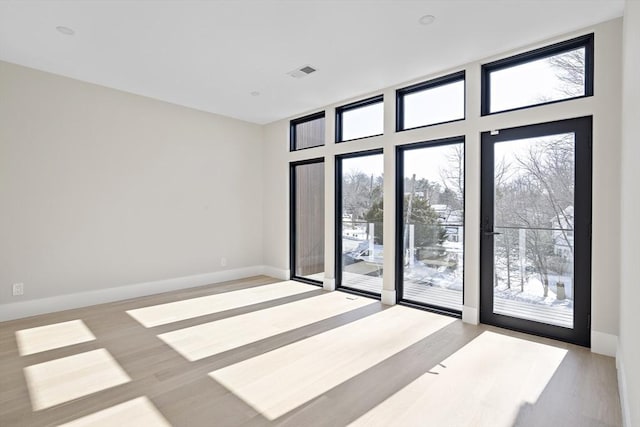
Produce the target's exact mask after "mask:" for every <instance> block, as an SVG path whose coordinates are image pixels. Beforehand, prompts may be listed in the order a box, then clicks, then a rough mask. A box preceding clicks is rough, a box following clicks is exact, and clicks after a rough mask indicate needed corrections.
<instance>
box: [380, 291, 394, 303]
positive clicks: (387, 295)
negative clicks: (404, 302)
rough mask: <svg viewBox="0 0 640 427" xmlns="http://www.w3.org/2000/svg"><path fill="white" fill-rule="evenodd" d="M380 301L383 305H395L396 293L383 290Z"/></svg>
mask: <svg viewBox="0 0 640 427" xmlns="http://www.w3.org/2000/svg"><path fill="white" fill-rule="evenodd" d="M380 299H381V300H382V303H383V304H384V305H396V291H395V290H388V289H383V290H382V294H381V295H380Z"/></svg>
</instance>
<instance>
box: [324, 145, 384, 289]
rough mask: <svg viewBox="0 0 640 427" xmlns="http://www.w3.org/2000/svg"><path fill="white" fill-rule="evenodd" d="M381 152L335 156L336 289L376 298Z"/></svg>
mask: <svg viewBox="0 0 640 427" xmlns="http://www.w3.org/2000/svg"><path fill="white" fill-rule="evenodd" d="M383 173H384V157H383V150H382V149H376V150H368V151H360V152H356V153H349V154H343V155H339V156H336V191H335V196H336V204H335V206H336V229H335V231H336V275H335V277H336V285H337V287H338V288H341V289H345V290H348V291H354V292H358V293H361V294H365V295H370V296H375V297H378V298H379V297H380V294H381V292H382V277H383V267H384V262H383V261H384V255H383V252H384V251H383V248H384V246H383V245H384V241H383V238H384V236H383V224H384V220H383V216H384V204H383V195H384V193H383V191H384V189H383V187H384V180H383Z"/></svg>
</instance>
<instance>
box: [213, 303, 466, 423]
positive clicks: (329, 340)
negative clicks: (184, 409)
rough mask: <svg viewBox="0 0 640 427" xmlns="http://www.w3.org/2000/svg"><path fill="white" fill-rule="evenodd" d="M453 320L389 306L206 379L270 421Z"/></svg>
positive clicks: (215, 373) (228, 368)
mask: <svg viewBox="0 0 640 427" xmlns="http://www.w3.org/2000/svg"><path fill="white" fill-rule="evenodd" d="M454 321H456V320H455V319H453V318H451V317H445V316H439V315H436V314H432V313H428V312H425V311H421V310H415V309H412V308H407V307H401V306H393V307H391V308H389V309H387V310H384V311H381V312H379V313H375V314H372V315H370V316H367V317H365V318H363V319H360V320H357V321H355V322H352V323H349V324H347V325H344V326H341V327H338V328H335V329H332V330H330V331H327V332H324V333H322V334H318V335H315V336H312V337H310V338H307V339H305V340H302V341H298V342H296V343H293V344H290V345H287V346H285V347H281V348H278V349H276V350H273V351H271V352H268V353H265V354H263V355H260V356H256V357H253V358H251V359H248V360H245V361H242V362H239V363H236V364H234V365H231V366H228V367H225V368H222V369H219V370H216V371H213V372H211V373H209V375H210V376H211V377H212V378H213V379H215V380H216V381H218V382H220V383H221V384H222V385H224V386H225V387H226V388H227V389H228V390H230V391H231V392H232V393H234V394H235V395H236V396H238V397H239V398H241V399H242V400H244V401H245V402H246V403H247V404H249V405H250V406H252V407H253V408H254V409H256V410H257V411H258V412H260V413H262V414H263V415H264V416H265V417H267V418H268V419H270V420H274V419H276V418H278V417H280V416H282V415H284V414H286V413H287V412H289V411H291V410H292V409H295V408H297V407H298V406H300V405H302V404H304V403H306V402H308V401H310V400H311V399H313V398H315V397H317V396H319V395H321V394H322V393H325V392H326V391H328V390H330V389H332V388H333V387H335V386H337V385H339V384H341V383H343V382H345V381H347V380H349V379H350V378H353V377H354V376H356V375H358V374H359V373H361V372H364V371H365V370H367V369H369V368H371V367H372V366H374V365H376V364H378V363H380V362H382V361H384V360H385V359H387V358H389V357H391V356H393V355H394V354H396V353H398V352H400V351H402V350H404V349H406V348H407V347H409V346H411V345H412V344H415V343H416V342H418V341H420V340H422V339H424V338H425V337H427V336H429V335H431V334H432V333H434V332H436V331H437V330H439V329H441V328H443V327H445V326H447V325H449V324H451V323H452V322H454Z"/></svg>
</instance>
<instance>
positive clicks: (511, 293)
mask: <svg viewBox="0 0 640 427" xmlns="http://www.w3.org/2000/svg"><path fill="white" fill-rule="evenodd" d="M550 282H551V280H550ZM493 295H494V298H501V299H507V300H514V301H522V302H526V303H529V304H539V305H546V306H550V307H567V308H571V307H573V301H572V300H570V299H568V298H565V299H564V300H559V299H557V296H556V292H555V286H554V287H553V288H552V287H551V286H549V292H548V293H547V296H546V297H545V296H544V287H543V286H542V282H541V281H540V280H539V279H538V278H534V277H531V278H529V279H528V280H527V281H526V282H525V283H524V292H522V291H521V290H520V282H519V281H518V282H517V283H516V284H512V285H511V289H509V288H507V287H506V286H504V285H500V286H498V287H496V288H494V289H493Z"/></svg>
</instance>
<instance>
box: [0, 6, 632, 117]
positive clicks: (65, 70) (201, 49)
mask: <svg viewBox="0 0 640 427" xmlns="http://www.w3.org/2000/svg"><path fill="white" fill-rule="evenodd" d="M623 8H624V2H623V0H538V1H532V0H444V1H443V0H438V1H433V0H425V1H418V0H413V1H408V0H396V1H392V0H378V1H366V0H342V1H338V0H335V1H331V0H325V1H307V0H298V1H294V0H289V1H283V0H279V1H277V0H253V1H251V0H235V1H54V0H47V1H0V59H1V60H4V61H8V62H12V63H16V64H20V65H25V66H28V67H32V68H36V69H40V70H44V71H49V72H52V73H56V74H61V75H64V76H68V77H72V78H75V79H79V80H84V81H87V82H92V83H97V84H100V85H104V86H107V87H111V88H115V89H120V90H123V91H127V92H131V93H136V94H140V95H144V96H148V97H151V98H156V99H160V100H164V101H168V102H172V103H175V104H180V105H184V106H188V107H192V108H196V109H199V110H204V111H209V112H212V113H218V114H222V115H226V116H230V117H236V118H239V119H243V120H247V121H250V122H255V123H269V122H272V121H275V120H278V119H282V118H285V117H289V116H292V115H296V114H300V113H302V112H306V111H309V110H313V109H315V108H319V107H322V106H324V105H327V104H331V103H334V102H338V101H340V100H343V99H347V98H350V97H353V96H357V95H359V94H363V93H367V92H370V91H374V90H377V89H380V88H383V87H386V86H391V85H395V84H399V83H402V82H404V81H407V80H411V79H414V78H417V77H420V76H423V75H427V74H430V73H434V72H438V71H441V70H445V69H448V68H451V67H455V66H458V65H462V64H464V63H467V62H470V61H473V60H477V59H480V58H483V57H487V56H490V55H493V54H497V53H500V52H503V51H506V50H509V49H512V48H516V47H520V46H523V45H526V44H529V43H533V42H537V41H540V40H544V39H546V38H549V37H552V36H556V35H560V34H563V33H566V32H569V31H572V30H577V29H580V28H582V27H585V26H589V25H591V24H595V23H598V22H602V21H606V20H609V19H612V18H615V17H619V16H621V15H622V13H623ZM425 14H431V15H435V16H436V20H435V22H434V23H433V24H432V25H429V26H423V25H419V24H418V19H419V18H420V17H421V16H423V15H425ZM59 25H62V26H67V27H70V28H72V29H73V30H75V35H73V36H65V35H62V34H60V33H58V32H57V31H56V29H55V28H56V26H59ZM306 64H310V65H312V66H314V67H316V68H317V69H318V71H317V72H316V73H314V74H312V75H310V76H308V77H305V78H303V79H294V78H292V77H290V76H288V75H287V74H286V73H287V72H289V71H291V70H293V69H295V68H296V67H298V66H301V65H306ZM254 91H258V92H260V96H252V95H251V92H254Z"/></svg>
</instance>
